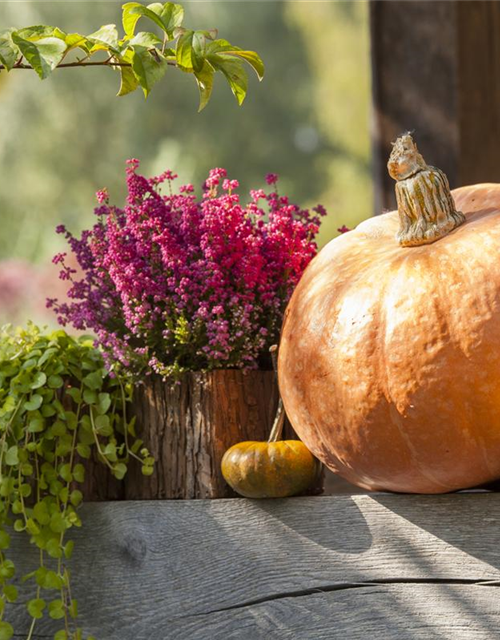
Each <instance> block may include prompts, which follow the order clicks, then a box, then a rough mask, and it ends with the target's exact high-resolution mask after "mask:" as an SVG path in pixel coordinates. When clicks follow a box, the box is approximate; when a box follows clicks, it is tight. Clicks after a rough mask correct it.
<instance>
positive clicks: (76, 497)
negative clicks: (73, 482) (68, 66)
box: [69, 489, 83, 507]
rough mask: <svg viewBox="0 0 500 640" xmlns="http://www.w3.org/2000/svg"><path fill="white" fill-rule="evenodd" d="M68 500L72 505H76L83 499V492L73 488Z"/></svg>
mask: <svg viewBox="0 0 500 640" xmlns="http://www.w3.org/2000/svg"><path fill="white" fill-rule="evenodd" d="M69 500H70V502H71V504H72V505H73V506H74V507H77V506H78V505H79V504H80V503H81V502H82V500H83V493H82V492H81V491H78V489H75V490H74V491H72V492H71V495H70V497H69Z"/></svg>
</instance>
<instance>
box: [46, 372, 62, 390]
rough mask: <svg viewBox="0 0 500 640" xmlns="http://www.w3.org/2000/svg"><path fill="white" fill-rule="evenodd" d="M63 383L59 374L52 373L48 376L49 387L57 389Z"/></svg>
mask: <svg viewBox="0 0 500 640" xmlns="http://www.w3.org/2000/svg"><path fill="white" fill-rule="evenodd" d="M63 384H64V380H63V379H62V378H61V376H57V375H53V376H49V387H50V388H51V389H59V388H60V387H62V386H63Z"/></svg>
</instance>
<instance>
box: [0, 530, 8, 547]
mask: <svg viewBox="0 0 500 640" xmlns="http://www.w3.org/2000/svg"><path fill="white" fill-rule="evenodd" d="M9 547H10V536H9V534H8V533H7V532H6V531H3V530H1V529H0V549H8V548H9Z"/></svg>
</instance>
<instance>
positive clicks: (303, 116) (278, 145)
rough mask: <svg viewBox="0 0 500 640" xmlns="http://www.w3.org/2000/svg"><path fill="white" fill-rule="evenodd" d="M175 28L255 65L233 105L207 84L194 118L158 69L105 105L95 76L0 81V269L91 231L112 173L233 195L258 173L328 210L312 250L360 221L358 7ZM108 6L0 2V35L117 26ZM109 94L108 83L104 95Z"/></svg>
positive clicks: (191, 99)
mask: <svg viewBox="0 0 500 640" xmlns="http://www.w3.org/2000/svg"><path fill="white" fill-rule="evenodd" d="M185 9H186V16H187V18H188V19H189V23H190V24H192V25H194V26H195V27H197V26H198V25H202V26H211V24H213V25H216V26H217V27H218V29H219V35H220V37H223V38H224V37H227V38H228V39H229V40H234V41H235V42H238V44H239V45H240V46H241V47H243V48H247V49H253V50H256V51H258V52H259V53H260V54H261V56H262V58H263V59H264V62H265V64H266V78H265V80H264V82H263V83H262V84H259V83H258V81H257V79H256V78H253V77H250V83H253V86H251V87H250V91H249V95H248V97H247V100H246V102H245V105H244V106H243V107H242V108H239V107H238V106H237V105H236V104H235V103H233V100H232V98H231V96H230V95H228V94H229V89H228V87H227V86H223V85H222V84H221V83H219V85H218V86H215V87H214V94H213V98H212V101H211V103H210V104H209V105H208V107H207V108H206V109H205V111H203V112H202V113H200V114H198V113H197V112H196V109H197V89H196V87H195V86H194V85H193V83H192V81H191V78H189V77H187V76H186V77H184V76H183V74H178V73H171V74H169V73H168V72H167V77H166V78H165V80H164V81H163V82H162V84H161V86H158V87H157V88H156V90H155V92H153V93H152V94H151V96H150V97H149V98H148V101H147V102H146V101H144V99H143V97H142V96H141V95H140V94H139V93H136V94H131V95H130V96H127V97H125V98H121V99H118V98H114V97H113V95H112V94H113V91H112V89H111V88H110V86H109V84H110V82H111V83H112V82H114V81H116V78H114V76H113V75H112V74H111V77H110V73H109V70H107V69H99V68H95V69H92V68H86V69H76V70H70V69H64V70H63V69H61V70H60V71H58V73H57V74H54V76H53V77H52V78H51V79H50V81H47V82H43V83H40V81H39V80H38V78H37V77H35V75H34V74H32V73H30V72H22V71H19V72H17V73H16V74H11V75H10V76H9V77H7V78H6V77H5V76H6V74H2V78H1V83H0V219H1V222H2V224H1V226H0V259H1V258H8V257H18V258H25V259H28V260H31V261H34V262H44V261H46V260H47V258H48V257H49V256H50V255H51V254H52V253H53V252H54V251H56V250H57V249H58V247H59V244H58V243H59V242H60V239H58V237H57V236H56V235H55V234H54V232H53V229H54V227H55V225H56V224H58V223H60V222H62V223H64V224H66V225H68V226H70V227H71V228H73V229H79V228H83V227H85V226H88V225H89V224H90V223H91V222H92V208H93V206H94V197H93V194H94V192H95V191H96V190H97V189H100V188H102V187H103V186H107V187H108V189H109V191H110V194H111V199H112V201H114V202H117V203H120V202H122V199H123V196H124V188H123V187H124V185H123V182H124V180H123V179H124V163H125V160H126V159H127V158H129V157H137V158H139V159H141V161H142V169H143V171H144V172H146V173H159V172H161V171H162V170H164V169H166V168H172V169H173V170H174V171H176V172H177V173H179V174H180V177H181V179H182V180H183V181H192V182H193V183H194V184H195V185H198V184H200V183H201V182H202V180H203V179H204V177H205V176H206V174H207V172H208V170H209V169H210V168H211V167H213V166H223V167H225V168H227V169H228V171H229V173H230V175H231V176H232V177H234V178H238V179H239V180H240V183H241V186H242V189H248V188H257V187H258V186H261V185H262V184H263V182H264V180H263V177H264V175H265V174H266V173H268V172H276V173H279V174H280V176H281V179H280V190H281V191H282V192H286V193H288V194H290V195H291V196H292V197H293V198H294V199H295V200H296V201H298V202H299V203H301V204H304V205H310V204H314V203H316V202H322V203H323V204H324V205H325V206H326V207H327V209H328V210H329V213H330V215H329V217H328V219H327V221H326V222H325V228H324V230H323V241H325V240H327V239H329V238H331V237H333V236H334V235H335V234H336V228H337V227H338V226H340V225H342V224H347V225H348V226H351V225H353V224H355V223H356V222H358V221H359V220H361V219H362V218H364V217H367V215H370V212H371V192H370V174H369V147H368V113H369V99H368V96H369V52H368V27H367V5H366V3H365V2H355V3H351V2H330V3H328V2H327V3H324V2H302V3H300V2H266V3H265V4H263V3H260V2H257V3H253V2H238V3H223V2H201V3H200V2H198V3H186V4H185ZM120 14H121V9H120V3H116V2H99V3H95V4H93V7H92V12H89V11H88V4H87V3H85V2H68V3H60V2H54V3H52V2H44V3H36V2H20V3H17V2H12V3H2V4H0V28H4V27H7V26H26V25H29V24H37V23H46V24H52V23H55V24H57V25H58V26H60V27H61V28H62V29H64V30H67V31H83V32H91V31H92V30H93V29H97V28H98V27H99V26H100V25H101V24H105V23H110V22H119V20H120ZM113 88H114V87H113Z"/></svg>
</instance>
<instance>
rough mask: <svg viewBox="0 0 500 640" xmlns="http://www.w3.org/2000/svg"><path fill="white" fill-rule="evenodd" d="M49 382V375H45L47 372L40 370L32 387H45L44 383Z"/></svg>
mask: <svg viewBox="0 0 500 640" xmlns="http://www.w3.org/2000/svg"><path fill="white" fill-rule="evenodd" d="M46 382H47V376H46V375H45V373H43V371H39V372H38V373H37V374H36V376H35V378H34V380H33V382H32V383H31V388H32V389H39V388H40V387H43V385H44V384H45V383H46Z"/></svg>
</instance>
